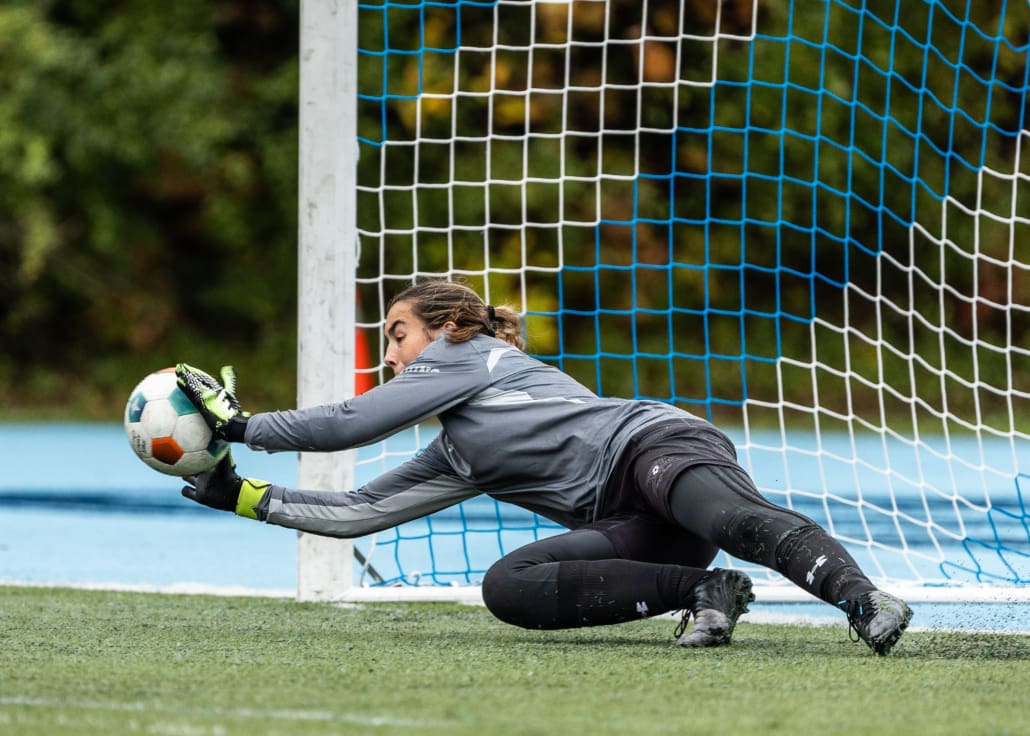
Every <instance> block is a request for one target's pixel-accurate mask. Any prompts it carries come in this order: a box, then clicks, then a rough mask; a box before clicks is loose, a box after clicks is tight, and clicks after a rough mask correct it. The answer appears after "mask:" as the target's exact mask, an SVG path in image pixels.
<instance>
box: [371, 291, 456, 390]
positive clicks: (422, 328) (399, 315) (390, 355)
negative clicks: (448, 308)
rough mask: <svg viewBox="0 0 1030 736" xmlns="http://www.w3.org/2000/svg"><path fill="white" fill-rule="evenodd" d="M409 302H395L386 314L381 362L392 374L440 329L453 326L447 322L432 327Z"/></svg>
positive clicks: (404, 365) (411, 358) (416, 355)
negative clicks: (384, 348)
mask: <svg viewBox="0 0 1030 736" xmlns="http://www.w3.org/2000/svg"><path fill="white" fill-rule="evenodd" d="M411 307H412V305H411V302H397V303H396V304H394V305H393V306H392V307H390V311H389V312H388V313H387V315H386V355H385V356H384V357H383V362H384V363H386V364H387V365H388V366H390V369H391V370H392V371H393V372H394V375H396V374H398V373H400V372H401V371H403V370H404V369H405V368H407V367H408V364H409V363H411V361H413V360H414V359H415V358H417V357H418V354H419V353H421V352H422V351H423V350H424V349H425V347H426V346H427V345H428V344H429V343H431V342H432V341H433V340H435V339H436V336H437V335H439V334H440V331H441V329H445V328H446V327H448V326H451V327H453V326H454V323H453V322H448V323H446V324H445V325H444V327H443V328H440V329H435V330H434V329H432V328H430V327H429V325H427V324H426V323H425V321H424V320H422V319H421V318H420V317H418V316H416V315H415V313H414V312H413V310H412V308H411Z"/></svg>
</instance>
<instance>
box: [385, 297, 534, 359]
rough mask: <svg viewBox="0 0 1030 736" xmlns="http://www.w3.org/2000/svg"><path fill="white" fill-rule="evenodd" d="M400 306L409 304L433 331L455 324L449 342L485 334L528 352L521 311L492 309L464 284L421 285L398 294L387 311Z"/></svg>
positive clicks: (498, 307)
mask: <svg viewBox="0 0 1030 736" xmlns="http://www.w3.org/2000/svg"><path fill="white" fill-rule="evenodd" d="M398 302H407V303H408V304H410V305H411V311H412V312H413V313H414V314H415V316H416V317H418V318H419V319H421V320H422V321H423V322H425V323H426V325H428V326H429V327H430V329H434V330H435V329H439V328H441V327H443V326H444V324H445V323H447V322H453V323H454V324H455V325H456V327H455V328H454V329H452V330H448V331H447V340H449V341H450V342H465V341H466V340H471V339H472V338H473V337H475V336H476V335H478V334H480V333H482V334H486V335H493V336H496V337H497V338H499V339H501V340H504V341H505V342H506V343H508V344H509V345H513V346H514V347H517V348H518V349H519V350H525V349H526V343H525V339H524V338H523V335H522V316H521V315H520V314H519V313H518V311H517V310H516V309H515V308H514V307H512V306H509V305H507V304H502V305H501V306H497V307H491V306H489V305H488V304H487V303H486V302H484V301H483V298H482V297H480V296H479V294H477V293H476V292H475V291H473V290H472V289H470V288H469V287H468V286H465V284H461V283H458V282H455V281H445V280H442V279H433V280H428V281H421V282H419V283H417V284H414V285H413V286H409V287H408V288H406V289H404V290H403V291H401V292H400V293H398V294H396V295H395V296H394V297H393V299H391V300H390V303H389V305H388V306H387V311H389V309H390V307H392V306H393V305H394V304H396V303H398Z"/></svg>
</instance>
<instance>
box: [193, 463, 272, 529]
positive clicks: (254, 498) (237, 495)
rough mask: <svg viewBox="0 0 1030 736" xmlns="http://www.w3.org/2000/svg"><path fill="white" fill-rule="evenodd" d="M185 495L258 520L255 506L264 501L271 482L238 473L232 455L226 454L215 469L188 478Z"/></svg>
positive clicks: (219, 508)
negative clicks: (243, 476)
mask: <svg viewBox="0 0 1030 736" xmlns="http://www.w3.org/2000/svg"><path fill="white" fill-rule="evenodd" d="M186 482H187V483H190V485H188V486H183V489H182V495H183V496H185V497H186V498H188V499H190V500H191V501H196V502H197V503H199V504H203V505H204V506H209V507H211V508H213V509H218V510H219V511H233V512H235V513H236V514H237V515H239V516H246V517H247V518H248V519H256V518H257V512H256V511H255V510H254V509H255V507H256V506H257V505H258V504H259V503H260V502H261V499H262V497H264V495H265V491H267V490H268V487H269V485H270V484H269V483H268V482H266V481H263V480H256V479H254V478H241V477H240V476H239V475H237V473H236V464H235V463H234V462H233V460H232V454H231V453H230V454H228V455H226V456H225V457H224V458H222V459H221V461H219V463H218V465H216V466H215V467H214V468H212V469H211V470H208V471H207V472H206V473H200V474H198V475H191V476H188V477H187V478H186Z"/></svg>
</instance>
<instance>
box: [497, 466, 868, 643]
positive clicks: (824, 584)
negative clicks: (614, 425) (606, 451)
mask: <svg viewBox="0 0 1030 736" xmlns="http://www.w3.org/2000/svg"><path fill="white" fill-rule="evenodd" d="M665 513H670V514H671V516H672V519H671V520H665V519H664V518H662V517H663V515H664V514H665ZM720 549H722V550H725V551H726V552H727V553H729V554H730V555H733V556H734V557H738V558H740V559H743V560H746V561H748V562H754V563H758V564H761V565H764V566H765V567H768V568H770V569H773V570H776V571H777V572H780V573H782V574H783V575H785V576H786V577H787V578H789V579H790V580H792V581H793V582H795V583H796V584H798V585H799V586H801V587H802V588H804V589H805V590H807V591H808V592H810V593H812V595H814V596H816V597H818V598H821V599H822V600H824V601H827V602H829V603H837V602H839V601H841V600H846V599H850V598H853V597H855V596H857V595H858V594H860V593H862V592H865V591H866V590H871V589H873V587H874V586H873V585H872V584H871V583H870V582H869V580H868V578H866V577H865V575H863V574H862V572H861V570H859V568H858V565H857V564H856V563H855V561H854V560H853V559H852V558H851V556H850V555H849V554H848V553H847V552H846V551H845V550H844V548H843V547H841V545H840V544H839V543H838V542H837V541H836V540H834V539H833V538H831V537H830V536H829V535H828V534H827V533H826V532H825V531H824V530H823V529H822V528H820V527H819V526H818V525H816V524H815V522H813V521H812V520H811V519H809V518H808V517H806V516H803V515H801V514H798V513H796V512H794V511H791V510H789V509H785V508H781V507H779V506H777V505H775V504H773V503H770V502H769V501H768V500H766V499H765V498H764V497H762V495H761V494H760V493H759V492H758V490H757V488H755V485H754V483H753V482H752V481H751V479H750V477H749V476H748V475H747V473H745V472H744V471H743V470H742V469H740V468H734V467H724V466H717V465H698V466H694V467H691V468H688V469H687V470H685V471H683V472H682V473H680V475H679V476H678V477H677V478H676V480H675V481H674V482H673V485H672V489H671V491H670V494H669V507H668V511H667V512H666V511H665V510H662V509H641V510H635V511H631V512H626V513H621V514H618V515H616V516H612V517H609V518H606V519H602V520H600V521H597V522H595V523H593V524H591V525H589V526H586V527H583V528H581V529H577V530H574V531H570V532H567V533H565V534H560V535H557V536H554V537H549V538H547V539H542V540H540V541H538V542H533V543H531V544H528V545H526V546H525V547H522V548H520V549H517V550H515V551H514V552H511V553H510V554H508V555H505V556H504V557H502V558H501V559H500V560H498V561H497V562H496V563H495V564H494V565H493V566H492V567H491V568H490V569H489V570H488V571H487V573H486V576H485V577H484V578H483V599H484V601H485V603H486V605H487V607H488V608H489V609H490V611H491V612H492V613H493V614H494V615H495V616H497V617H498V618H499V619H501V620H502V621H506V622H508V623H511V624H515V625H517V626H523V627H525V628H534V629H558V628H574V627H580V626H597V625H604V624H613V623H620V622H623V621H628V620H631V619H636V618H641V617H647V616H654V615H657V614H660V613H664V612H666V611H673V610H678V609H681V608H685V607H687V606H688V605H689V601H690V592H691V589H692V588H693V586H694V584H695V583H696V582H697V581H698V580H700V579H701V578H702V577H703V576H704V575H705V573H706V568H707V567H708V565H710V564H711V562H712V560H714V559H715V556H716V554H717V553H718V551H719V550H720Z"/></svg>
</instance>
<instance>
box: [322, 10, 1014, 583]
mask: <svg viewBox="0 0 1030 736" xmlns="http://www.w3.org/2000/svg"><path fill="white" fill-rule="evenodd" d="M353 12H354V19H355V23H356V27H357V46H358V48H357V51H356V56H357V61H356V66H355V67H354V68H353V69H350V67H349V66H348V67H347V68H348V70H350V71H351V72H353V73H354V74H356V81H355V82H354V85H355V88H356V115H355V126H356V130H355V131H354V135H355V136H356V138H357V148H358V162H357V164H356V166H357V181H356V191H355V192H354V200H355V201H356V210H355V211H356V225H355V226H356V231H357V238H358V242H359V252H358V254H357V258H356V263H355V273H354V288H355V290H356V301H357V302H358V304H359V306H358V310H359V311H358V313H357V316H356V325H357V329H358V330H359V332H360V334H361V335H362V336H363V337H364V339H366V340H367V342H368V344H369V346H370V348H369V352H370V354H371V355H372V356H381V355H382V354H383V352H384V345H383V342H382V340H383V338H382V329H383V318H384V313H383V309H384V306H383V305H384V303H385V301H387V300H388V299H389V297H390V295H391V294H393V293H395V292H396V291H398V290H399V289H401V288H403V287H404V286H407V285H409V284H410V283H412V281H413V280H415V279H418V278H421V277H448V278H461V279H464V280H466V281H467V282H468V283H469V285H470V286H472V287H474V288H475V289H477V290H479V291H480V293H482V294H483V295H484V296H485V297H486V299H487V300H488V301H489V302H491V303H494V304H501V303H510V304H512V305H514V306H515V307H517V308H518V309H519V310H520V311H521V312H522V313H523V314H524V315H525V321H526V336H527V342H528V351H529V352H530V353H531V354H534V355H536V356H537V357H539V358H541V359H542V360H544V361H547V362H549V363H552V364H554V365H556V366H557V367H559V368H561V369H562V370H564V371H566V372H568V373H570V374H571V375H573V376H574V377H575V378H577V379H578V380H580V381H581V382H582V383H584V384H586V385H587V386H588V387H589V388H591V389H593V390H594V391H596V392H598V393H600V394H604V395H612V396H624V397H641V398H649V399H659V400H662V401H668V402H673V403H675V404H677V405H680V406H682V407H683V408H685V409H687V410H688V411H691V412H693V413H695V414H698V415H701V416H705V417H708V418H710V419H712V420H713V421H715V422H716V423H718V424H719V425H720V426H721V427H723V428H724V429H726V430H727V431H728V432H729V433H730V434H731V436H733V438H734V439H735V440H736V442H737V444H738V450H739V456H740V459H741V462H742V464H743V465H744V466H745V467H746V468H747V469H748V470H749V471H750V472H751V473H752V475H753V476H754V478H755V480H756V482H757V484H758V486H759V487H760V488H761V489H762V491H763V492H764V493H765V494H766V495H767V496H768V497H769V498H770V499H772V500H773V501H775V502H777V503H780V504H782V505H785V506H788V507H791V508H794V509H797V510H799V511H801V512H802V513H804V514H806V515H808V516H810V517H812V518H813V519H815V520H816V521H817V522H819V523H820V524H821V525H823V526H824V527H825V528H827V529H828V530H829V531H830V532H831V533H832V534H833V535H834V536H835V537H837V538H838V539H840V540H841V541H842V542H843V543H844V545H845V546H846V547H847V548H848V550H849V551H850V552H852V553H853V554H854V555H855V557H856V558H857V559H858V560H859V562H860V563H861V564H862V566H863V568H864V569H865V570H866V572H867V573H869V575H870V576H871V577H873V578H874V579H875V580H877V581H878V582H881V583H883V584H893V585H906V586H918V587H920V588H924V589H926V590H932V591H937V592H941V591H943V593H942V595H944V596H945V597H949V596H957V597H959V598H962V597H973V596H977V595H980V593H979V592H977V591H980V590H981V589H982V588H984V587H985V586H986V587H987V588H989V589H990V590H992V591H997V590H1006V591H1013V590H1015V591H1023V592H1025V591H1026V590H1028V589H1030V588H1028V587H1025V586H1030V132H1027V130H1026V128H1027V125H1028V120H1027V109H1028V108H1027V89H1028V83H1030V79H1028V69H1030V64H1028V31H1030V11H1028V7H1027V3H1025V2H1015V1H1011V2H1004V0H1002V1H1000V2H989V3H985V2H979V1H977V0H946V1H943V2H938V1H930V0H918V1H914V2H901V0H862V1H859V0H852V1H846V0H822V1H819V2H800V1H799V0H795V1H794V2H790V3H780V2H748V1H746V0H745V1H739V2H731V1H729V0H726V1H725V2H717V1H712V0H671V1H669V2H654V1H653V0H652V1H648V0H642V1H641V0H632V1H630V0H607V1H603V0H593V1H585V2H546V1H537V2H524V1H522V0H492V1H488V0H483V1H473V0H468V1H466V0H461V1H458V2H442V1H437V2H429V1H427V2H416V1H413V0H366V1H363V2H359V3H358V4H357V5H356V7H355V8H354V11H353ZM317 134H318V135H323V136H333V135H338V131H334V130H322V131H320V132H318V133H317ZM361 370H362V371H363V372H364V373H367V374H369V375H371V376H372V377H373V378H374V379H375V380H376V381H382V380H388V378H389V377H390V373H389V371H388V370H384V366H382V365H381V364H379V363H378V357H374V358H373V361H372V364H371V365H370V366H369V367H368V368H366V369H361ZM438 429H439V428H438V426H436V425H433V424H431V423H430V424H427V425H423V426H420V427H418V428H416V429H415V430H413V431H409V432H404V433H401V434H399V435H397V436H395V437H393V438H391V439H389V440H387V441H385V442H383V443H382V444H380V445H378V446H375V447H371V448H365V449H363V450H362V451H360V452H359V453H357V455H356V456H354V462H355V464H354V466H353V474H354V483H355V485H360V483H361V482H363V480H367V479H368V478H371V477H373V476H374V475H376V474H378V473H380V472H382V471H383V470H385V469H387V468H389V467H392V466H394V465H395V464H397V463H400V462H403V461H404V460H405V459H407V458H409V457H411V456H412V454H413V453H415V452H417V451H418V449H419V448H420V447H423V446H425V445H426V444H427V443H428V441H429V440H430V439H431V438H432V437H433V436H434V434H435V433H436V432H437V431H438ZM496 433H497V439H498V442H497V444H498V452H503V451H504V449H503V448H504V427H497V428H496ZM561 531H562V530H561V529H560V528H558V527H556V526H555V525H553V524H552V523H550V522H548V521H547V520H545V519H542V518H539V517H536V516H534V515H532V514H528V513H526V512H524V511H520V510H519V509H516V508H514V507H507V506H503V505H498V504H497V503H495V502H494V501H492V500H491V499H489V498H486V497H481V498H478V499H475V500H472V501H469V502H467V503H464V504H462V505H460V506H458V507H455V508H452V509H449V510H446V511H443V512H440V513H437V514H434V515H432V516H430V517H428V518H426V519H424V520H420V521H416V522H412V523H409V524H405V525H403V526H401V527H399V528H397V529H395V530H390V531H385V532H380V533H379V534H377V535H375V536H374V537H370V538H365V539H360V540H355V542H354V550H355V552H356V556H355V561H354V563H353V572H354V578H353V580H352V581H346V583H345V587H347V586H353V587H352V588H351V589H350V592H349V593H345V592H342V591H341V592H340V595H351V596H353V595H355V594H356V591H361V590H365V589H369V590H379V591H391V592H390V593H384V594H386V595H392V594H398V592H399V591H400V592H401V593H400V594H403V591H404V590H408V591H412V590H414V591H416V593H415V595H417V594H418V593H417V591H419V590H424V589H426V586H430V587H429V589H430V590H432V591H433V594H434V595H435V594H440V595H442V596H447V595H452V594H453V595H462V594H463V593H462V592H461V591H467V590H469V588H470V587H471V589H472V590H474V589H475V586H476V585H478V583H479V581H480V580H481V579H482V576H483V574H484V572H485V571H486V569H487V568H488V567H489V565H490V564H491V563H492V562H493V561H494V560H496V559H497V558H498V557H499V556H501V555H503V554H505V553H507V552H510V551H511V550H513V549H515V548H516V547H518V546H521V545H522V544H525V543H527V542H529V541H532V540H535V539H539V538H542V537H544V536H547V535H551V534H555V533H559V532H561ZM302 564H303V561H302ZM716 564H719V565H721V566H733V567H739V568H742V569H744V570H746V571H747V572H748V573H749V574H750V575H752V576H753V577H755V578H756V582H757V583H759V584H767V585H768V586H770V588H771V589H774V590H778V589H779V588H778V587H777V586H779V585H780V584H781V583H782V578H780V577H779V576H778V575H776V574H774V573H770V572H768V571H766V570H764V569H761V568H753V567H752V566H749V565H747V564H745V563H743V562H741V561H740V560H733V559H728V558H726V557H725V556H722V557H720V558H719V559H718V560H717V561H716ZM783 589H784V590H788V588H787V586H784V588H783ZM789 590H794V589H792V588H789ZM448 591H450V592H448ZM796 593H797V595H798V596H799V597H804V594H803V593H800V591H796ZM785 595H788V596H790V595H792V594H791V593H786V594H785Z"/></svg>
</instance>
